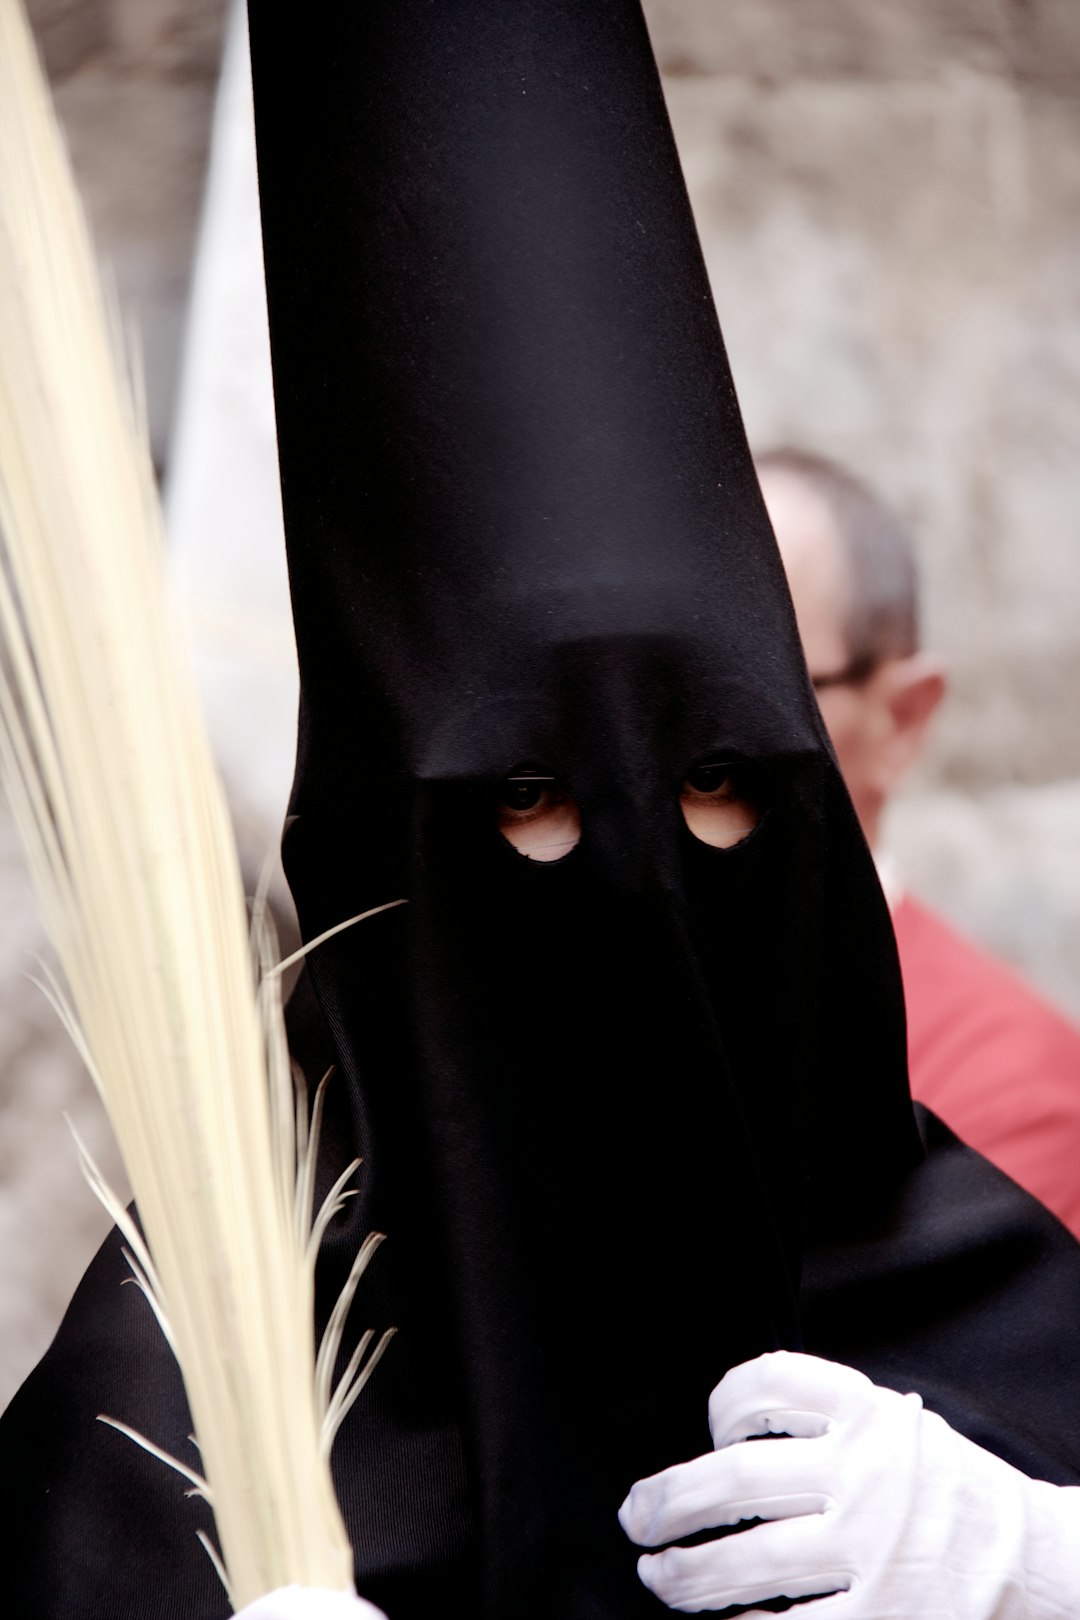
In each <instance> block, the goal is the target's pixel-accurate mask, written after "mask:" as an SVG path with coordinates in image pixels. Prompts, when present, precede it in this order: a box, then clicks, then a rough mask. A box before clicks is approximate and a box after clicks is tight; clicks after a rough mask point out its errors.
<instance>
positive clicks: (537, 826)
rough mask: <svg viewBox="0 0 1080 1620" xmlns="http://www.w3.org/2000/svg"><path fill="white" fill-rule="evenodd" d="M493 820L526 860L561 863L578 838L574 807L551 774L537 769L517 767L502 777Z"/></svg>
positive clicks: (575, 805)
mask: <svg viewBox="0 0 1080 1620" xmlns="http://www.w3.org/2000/svg"><path fill="white" fill-rule="evenodd" d="M496 820H497V824H498V828H499V831H500V832H501V833H502V835H503V837H504V838H505V839H506V840H507V842H508V843H510V844H512V845H513V846H514V848H515V849H516V850H517V851H518V853H519V854H520V855H524V856H526V857H527V858H528V859H529V860H534V861H557V860H560V859H561V858H562V856H564V855H566V854H568V853H569V852H570V850H572V849H573V848H574V845H575V844H576V843H577V842H578V839H579V838H580V837H581V814H580V812H579V810H578V807H577V804H576V803H575V802H574V800H573V798H572V797H571V795H570V794H569V793H568V792H567V790H566V788H565V787H564V786H563V785H562V783H560V782H559V781H558V780H557V778H556V777H555V776H554V775H553V774H552V773H551V772H549V771H545V770H543V769H541V768H538V767H532V766H527V765H522V766H518V767H517V768H516V769H515V770H512V771H509V772H508V773H507V774H506V776H504V777H503V779H502V781H501V782H500V783H499V787H498V792H497V799H496Z"/></svg>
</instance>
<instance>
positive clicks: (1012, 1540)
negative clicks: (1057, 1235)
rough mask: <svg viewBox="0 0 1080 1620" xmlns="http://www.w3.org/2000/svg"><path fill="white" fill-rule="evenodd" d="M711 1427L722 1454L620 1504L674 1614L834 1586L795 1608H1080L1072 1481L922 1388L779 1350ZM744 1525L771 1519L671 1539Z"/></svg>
mask: <svg viewBox="0 0 1080 1620" xmlns="http://www.w3.org/2000/svg"><path fill="white" fill-rule="evenodd" d="M709 1428H710V1431H711V1433H712V1438H713V1445H714V1446H715V1447H716V1450H715V1451H713V1452H712V1453H710V1454H709V1455H707V1456H705V1457H698V1458H696V1459H695V1460H694V1461H693V1462H688V1463H680V1464H679V1465H677V1466H676V1467H674V1468H668V1469H665V1470H664V1472H663V1473H662V1474H654V1475H653V1476H652V1478H651V1479H643V1480H640V1481H639V1482H638V1483H637V1484H636V1485H635V1486H634V1487H633V1489H632V1490H631V1492H630V1494H629V1496H628V1497H627V1498H626V1501H625V1502H624V1503H623V1505H622V1508H621V1509H620V1511H619V1519H620V1522H621V1524H622V1527H623V1529H624V1530H625V1531H626V1533H627V1535H628V1536H629V1537H630V1539H631V1540H632V1541H635V1542H637V1543H638V1544H639V1545H640V1546H643V1547H666V1551H664V1552H661V1553H656V1554H652V1555H647V1556H645V1557H642V1558H640V1559H639V1560H638V1574H639V1575H640V1577H641V1579H642V1581H643V1582H644V1583H645V1585H646V1586H647V1587H648V1588H649V1590H650V1591H652V1592H654V1593H655V1594H656V1596H657V1597H658V1598H660V1600H661V1601H662V1602H663V1603H666V1604H667V1605H668V1607H669V1608H671V1609H679V1610H681V1611H682V1612H683V1613H686V1614H697V1613H698V1612H699V1611H701V1610H702V1609H723V1608H725V1607H726V1606H727V1605H728V1604H748V1605H749V1604H755V1603H761V1602H764V1601H766V1600H767V1599H769V1598H778V1597H789V1598H795V1597H799V1598H805V1597H809V1596H816V1595H818V1594H834V1595H832V1596H824V1595H823V1596H822V1597H821V1601H820V1602H817V1603H810V1604H807V1605H806V1606H800V1608H799V1610H798V1614H799V1616H800V1617H802V1616H803V1615H805V1616H806V1620H816V1617H817V1616H818V1615H821V1616H823V1617H824V1616H826V1615H828V1616H834V1615H835V1616H837V1617H841V1616H842V1617H843V1620H1076V1617H1077V1616H1080V1488H1076V1487H1069V1488H1060V1487H1058V1486H1056V1485H1048V1484H1045V1483H1043V1482H1040V1481H1035V1480H1030V1479H1028V1478H1027V1476H1026V1475H1024V1474H1021V1473H1019V1472H1018V1471H1017V1470H1016V1469H1015V1468H1011V1467H1010V1466H1009V1464H1008V1463H1004V1462H1002V1461H1001V1459H1000V1458H999V1457H994V1456H992V1455H991V1454H990V1453H989V1452H987V1451H983V1450H982V1448H981V1447H980V1446H977V1445H974V1444H973V1443H972V1441H970V1440H965V1439H964V1438H963V1436H962V1435H959V1434H957V1433H956V1431H955V1430H954V1429H951V1428H950V1427H949V1425H948V1424H947V1423H946V1422H945V1421H944V1419H943V1418H940V1417H937V1416H936V1415H935V1414H934V1413H932V1412H927V1411H924V1410H923V1404H922V1401H921V1399H920V1397H919V1396H918V1395H897V1394H896V1393H895V1392H894V1391H893V1390H889V1389H881V1388H879V1387H878V1386H877V1385H876V1384H872V1383H871V1382H870V1380H869V1379H868V1378H866V1377H864V1376H863V1374H862V1373H858V1372H854V1371H853V1370H852V1369H851V1368H850V1367H841V1366H838V1365H837V1363H836V1362H832V1361H821V1360H819V1359H818V1358H817V1357H815V1356H802V1355H792V1354H789V1353H787V1352H785V1351H779V1352H777V1353H776V1354H774V1355H767V1356H760V1357H759V1358H758V1359H757V1360H756V1361H750V1362H747V1363H745V1364H744V1365H743V1366H741V1367H735V1368H733V1369H732V1371H731V1372H729V1373H728V1374H727V1376H726V1377H725V1378H724V1379H723V1380H722V1381H721V1382H720V1383H719V1384H718V1385H717V1386H716V1388H715V1389H714V1390H713V1393H712V1396H711V1398H710V1400H709ZM761 1434H782V1435H791V1436H794V1437H797V1438H792V1439H784V1440H765V1441H753V1442H752V1443H751V1442H750V1437H751V1436H753V1435H761ZM746 1519H765V1520H768V1521H771V1522H768V1523H765V1524H761V1525H755V1526H754V1527H753V1528H752V1529H749V1530H745V1531H740V1532H739V1533H738V1534H735V1535H728V1536H726V1537H723V1538H721V1539H720V1540H714V1541H708V1542H704V1543H703V1544H701V1545H700V1546H696V1547H672V1546H670V1545H668V1544H669V1543H671V1542H673V1541H679V1540H682V1539H683V1538H684V1537H686V1536H689V1535H692V1534H694V1533H695V1532H698V1531H702V1530H706V1529H712V1528H715V1527H716V1526H719V1525H729V1524H738V1523H739V1522H740V1521H742V1520H746ZM752 1612H753V1613H754V1614H761V1612H762V1611H761V1610H759V1609H754V1610H753V1611H752Z"/></svg>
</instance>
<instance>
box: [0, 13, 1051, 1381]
mask: <svg viewBox="0 0 1080 1620" xmlns="http://www.w3.org/2000/svg"><path fill="white" fill-rule="evenodd" d="M646 9H647V13H648V17H649V21H650V26H651V28H652V31H653V37H654V42H655V44H656V47H657V52H658V56H659V58H660V62H661V66H662V69H663V72H664V77H665V84H666V89H667V94H668V99H669V105H670V107H671V112H672V118H673V121H674V124H675V129H676V135H677V137H678V140H679V143H680V147H681V150H682V153H683V159H684V165H685V169H686V173H687V179H688V183H689V186H690V190H691V195H692V198H693V201H694V205H695V209H696V211H697V215H698V220H699V225H700V229H701V234H702V241H703V245H704V249H705V253H706V258H707V260H708V264H709V269H710V273H711V276H712V280H713V285H714V289H715V293H716V299H717V305H718V308H719V311H720V316H721V321H722V323H723V326H724V330H725V334H726V337H727V341H728V345H729V349H730V352H731V357H732V364H733V367H734V371H735V377H736V381H737V383H738V386H739V391H740V396H741V399H742V402H743V408H744V411H745V415H746V419H747V425H748V429H749V432H750V436H751V439H752V442H754V443H755V444H756V445H759V446H765V445H767V444H772V443H776V442H779V441H784V442H798V443H801V444H806V445H808V446H810V447H812V448H815V449H818V450H821V451H824V452H826V453H828V454H832V455H836V456H839V457H840V458H841V459H843V460H846V461H847V462H849V463H850V464H851V465H852V466H854V467H855V468H857V469H859V470H861V471H862V472H863V473H864V474H865V475H866V476H867V477H868V478H869V479H870V480H871V482H873V483H875V484H876V485H877V486H878V487H880V488H881V489H882V490H883V491H884V492H885V493H886V494H887V495H888V496H890V497H891V498H892V499H893V500H894V501H895V502H896V503H897V505H898V506H899V507H900V508H901V509H902V510H903V511H904V512H905V513H906V514H908V516H909V517H910V519H911V521H912V523H913V524H914V526H915V531H916V534H917V537H918V543H919V547H920V553H921V556H922V560H923V565H924V570H925V582H926V589H925V607H926V627H927V639H928V640H929V641H931V642H932V643H933V644H934V645H935V646H937V647H938V648H940V649H941V650H942V651H943V652H944V653H945V654H946V655H947V657H948V659H949V662H950V665H951V668H952V672H953V680H954V692H953V696H952V699H951V702H950V704H949V708H948V711H947V713H946V714H945V716H944V717H943V720H942V722H941V724H940V726H939V729H938V733H937V737H936V741H935V745H934V749H933V753H932V757H931V759H930V760H929V761H928V762H927V765H926V768H925V769H924V771H923V773H922V777H921V780H920V782H919V783H918V784H916V785H915V787H914V788H913V790H912V793H911V794H910V795H909V796H908V799H907V801H906V802H905V804H904V805H902V806H900V807H898V810H897V813H896V815H895V817H894V827H893V841H894V843H895V845H896V848H897V850H898V852H899V855H900V858H901V861H902V864H903V867H904V869H905V872H906V874H907V876H908V877H909V879H910V881H911V882H912V884H913V886H914V887H917V888H919V889H920V890H921V891H922V892H923V893H924V894H925V895H926V896H927V897H928V898H930V899H933V900H935V901H937V903H938V904H939V905H940V906H941V907H942V908H943V909H944V910H946V911H947V912H948V913H950V914H951V915H952V916H953V917H954V918H955V919H956V920H957V921H958V922H960V923H961V924H962V925H963V926H965V927H967V928H968V929H970V931H971V932H973V933H974V934H976V935H977V936H979V937H981V938H982V939H984V940H985V941H987V942H988V943H989V944H990V945H992V946H993V947H994V948H995V949H997V950H998V951H1000V952H1001V954H1003V955H1004V956H1006V957H1007V958H1009V959H1010V960H1012V961H1014V962H1016V963H1017V964H1018V965H1020V966H1021V967H1023V968H1024V970H1025V971H1026V972H1028V973H1029V975H1030V976H1031V977H1032V978H1033V979H1035V980H1036V982H1038V983H1039V984H1041V985H1042V986H1043V987H1044V989H1045V990H1046V991H1047V993H1048V994H1050V995H1052V996H1053V997H1054V998H1056V999H1057V1000H1058V1001H1059V1002H1061V1003H1062V1004H1063V1005H1066V1006H1068V1007H1070V1008H1071V1009H1072V1010H1073V1011H1074V1013H1076V1014H1078V1015H1080V861H1078V860H1077V858H1076V857H1077V848H1078V845H1080V717H1078V715H1077V712H1076V710H1077V703H1076V693H1077V691H1078V689H1080V627H1078V617H1080V615H1078V609H1080V544H1078V543H1077V539H1076V531H1077V528H1078V524H1080V6H1078V5H1077V4H1076V0H904V4H903V5H898V4H896V0H798V4H794V3H792V0H647V8H646ZM30 11H31V16H32V20H33V22H34V25H35V28H36V31H37V34H38V38H39V41H40V43H41V46H42V49H43V52H44V56H45V60H46V63H47V66H48V69H49V72H50V74H51V77H52V80H53V84H54V88H55V91H56V96H57V101H58V105H59V108H60V112H61V116H62V118H63V120H64V123H65V125H66V127H67V131H68V136H69V141H70V145H71V150H72V156H73V159H74V162H75V166H76V169H77V171H78V174H79V177H80V180H81V182H82V185H83V188H84V192H85V195H86V197H87V200H88V203H89V206H90V210H91V214H92V217H93V219H94V223H95V227H96V230H97V235H98V240H99V243H100V246H101V250H102V254H103V257H104V259H105V260H106V262H107V263H108V264H109V266H110V267H111V271H112V274H113V275H114V277H115V280H116V282H117V285H118V288H119V291H120V295H121V299H122V302H123V305H124V307H125V308H126V309H127V310H129V311H130V312H131V313H132V314H133V315H134V318H135V320H136V321H137V323H138V325H139V327H140V329H141V331H142V334H143V344H144V350H145V357H146V367H147V376H148V391H149V404H150V417H151V427H152V432H153V439H154V449H155V455H156V457H157V460H158V464H159V466H160V467H162V468H163V469H164V466H165V463H166V459H167V446H168V437H169V423H170V418H171V412H172V405H173V399H174V394H175V383H176V374H177V359H178V353H179V346H180V339H181V332H182V321H183V311H184V301H185V294H186V288H187V282H188V274H189V266H190V259H191V252H192V247H193V242H194V236H195V230H196V225H197V220H198V213H199V203H200V197H201V188H202V181H203V170H204V164H205V158H206V149H207V141H208V136H209V126H210V115H211V110H212V103H213V94H214V85H215V80H216V74H217V66H218V61H219V54H220V47H221V40H222V34H223V23H224V5H223V3H222V0H184V3H180V0H30ZM0 895H2V909H0V918H2V921H0V968H2V970H3V972H2V977H0V1118H2V1122H3V1123H2V1126H0V1322H2V1324H3V1330H2V1332H0V1405H2V1404H3V1402H4V1400H5V1398H6V1396H7V1395H8V1394H9V1393H10V1392H11V1391H12V1390H13V1389H14V1387H15V1385H16V1384H17V1382H18V1380H19V1379H20V1378H21V1377H22V1376H23V1374H24V1373H25V1372H26V1371H27V1370H28V1368H29V1366H30V1365H31V1364H32V1362H33V1360H34V1359H35V1358H36V1356H37V1355H38V1354H39V1353H40V1352H41V1350H42V1349H43V1348H44V1346H45V1344H46V1343H47V1341H48V1337H49V1335H50V1333H51V1331H52V1329H53V1326H54V1325H55V1322H56V1320H57V1318H58V1316H59V1313H60V1311H61V1310H62V1307H63V1304H64V1303H65V1301H66V1299H67V1297H68V1296H69V1294H70V1292H71V1289H72V1287H73V1286H74V1283H75V1281H76V1280H77V1278H78V1275H79V1274H80V1272H81V1271H82V1269H83V1267H84V1265H85V1263H86V1260H87V1259H88V1258H89V1255H90V1253H91V1252H92V1250H93V1248H94V1246H95V1245H96V1243H97V1241H98V1240H99V1238H100V1235H101V1233H102V1231H103V1229H104V1220H103V1217H100V1216H99V1214H98V1212H97V1210H96V1208H95V1206H94V1205H93V1201H92V1199H91V1198H90V1195H89V1193H88V1192H86V1191H85V1189H84V1188H83V1185H82V1182H81V1180H80V1178H79V1174H78V1171H77V1169H76V1166H75V1161H74V1155H73V1152H72V1150H71V1148H70V1145H69V1143H68V1142H67V1140H66V1131H65V1128H64V1126H63V1124H62V1121H61V1120H60V1118H59V1115H60V1111H61V1109H62V1108H63V1107H65V1106H66V1107H69V1108H71V1109H73V1111H74V1112H75V1113H76V1115H77V1116H78V1120H79V1124H80V1128H81V1129H83V1130H84V1131H85V1132H86V1133H87V1134H88V1135H89V1136H90V1137H91V1139H92V1140H93V1141H95V1142H96V1143H98V1144H99V1146H101V1144H102V1143H103V1142H104V1141H105V1136H104V1132H103V1130H102V1128H101V1126H100V1124H99V1123H96V1122H95V1121H96V1115H95V1109H94V1104H93V1100H92V1099H90V1098H89V1097H88V1095H87V1088H86V1083H85V1082H84V1081H83V1079H82V1078H81V1076H79V1075H78V1074H77V1072H76V1069H75V1066H74V1064H73V1063H72V1061H71V1059H70V1057H69V1056H68V1054H67V1052H66V1050H65V1049H64V1046H63V1043H62V1041H61V1040H60V1039H59V1038H58V1037H57V1036H56V1034H55V1032H54V1030H53V1027H52V1020H51V1015H50V1014H49V1013H48V1010H47V1009H46V1008H44V1006H43V1005H42V1004H41V1003H40V1002H39V1001H38V999H37V992H36V991H34V990H33V989H32V988H31V987H29V986H28V985H27V983H26V981H25V978H24V977H23V973H24V971H25V970H26V969H27V968H28V967H30V966H32V958H33V955H34V952H35V951H36V950H38V949H39V948H40V939H39V936H38V933H37V928H36V924H35V923H34V921H33V916H32V912H31V911H30V908H29V904H28V901H27V898H26V895H25V891H24V887H23V885H22V882H21V879H20V877H19V872H18V860H17V855H16V853H15V851H14V847H13V843H12V838H11V835H10V832H9V831H8V829H7V828H6V826H4V825H3V824H2V823H0ZM101 1151H102V1152H103V1153H104V1154H105V1155H106V1156H108V1149H107V1147H104V1146H101Z"/></svg>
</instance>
